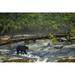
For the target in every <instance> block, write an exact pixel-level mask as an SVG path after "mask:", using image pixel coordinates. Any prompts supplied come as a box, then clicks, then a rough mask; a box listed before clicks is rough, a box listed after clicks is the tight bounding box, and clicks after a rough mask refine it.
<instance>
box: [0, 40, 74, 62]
mask: <svg viewBox="0 0 75 75" xmlns="http://www.w3.org/2000/svg"><path fill="white" fill-rule="evenodd" d="M49 43H50V44H49ZM19 44H21V45H22V44H24V43H23V42H20V43H17V44H16V43H14V44H11V45H4V46H0V62H70V61H71V62H72V61H73V62H75V44H68V45H64V44H57V45H53V44H52V43H51V41H50V40H40V41H39V40H37V42H36V43H30V44H27V46H28V47H29V50H28V54H27V55H26V54H24V55H21V54H20V55H17V54H16V50H15V48H16V46H17V45H19ZM66 57H67V58H66ZM70 57H71V58H70ZM63 59H64V60H63Z"/></svg>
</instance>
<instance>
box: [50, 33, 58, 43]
mask: <svg viewBox="0 0 75 75" xmlns="http://www.w3.org/2000/svg"><path fill="white" fill-rule="evenodd" d="M49 39H50V40H52V42H53V43H56V42H57V38H56V37H55V36H54V35H53V34H51V33H50V34H49Z"/></svg>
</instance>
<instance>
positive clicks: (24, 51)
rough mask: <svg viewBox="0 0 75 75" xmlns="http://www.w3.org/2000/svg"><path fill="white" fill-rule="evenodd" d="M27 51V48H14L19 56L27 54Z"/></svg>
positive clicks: (19, 46) (20, 46)
mask: <svg viewBox="0 0 75 75" xmlns="http://www.w3.org/2000/svg"><path fill="white" fill-rule="evenodd" d="M27 50H28V47H27V46H22V45H18V46H17V47H16V51H17V54H18V55H19V53H21V54H27Z"/></svg>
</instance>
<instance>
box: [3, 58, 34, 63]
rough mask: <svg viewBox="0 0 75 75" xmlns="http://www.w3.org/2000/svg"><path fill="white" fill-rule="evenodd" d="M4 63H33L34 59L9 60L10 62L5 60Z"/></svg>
mask: <svg viewBox="0 0 75 75" xmlns="http://www.w3.org/2000/svg"><path fill="white" fill-rule="evenodd" d="M3 62H33V59H30V58H22V59H20V58H18V59H9V60H3Z"/></svg>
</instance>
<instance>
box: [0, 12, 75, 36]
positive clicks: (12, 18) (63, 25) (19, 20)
mask: <svg viewBox="0 0 75 75" xmlns="http://www.w3.org/2000/svg"><path fill="white" fill-rule="evenodd" d="M73 27H75V14H74V13H0V35H4V34H14V33H15V34H16V33H45V34H47V33H50V32H68V31H69V32H70V31H71V28H73Z"/></svg>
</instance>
